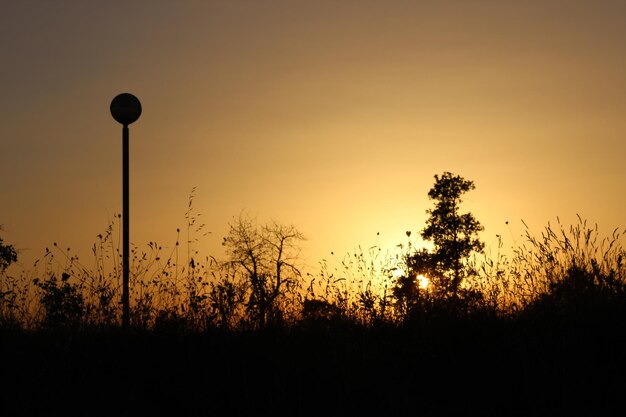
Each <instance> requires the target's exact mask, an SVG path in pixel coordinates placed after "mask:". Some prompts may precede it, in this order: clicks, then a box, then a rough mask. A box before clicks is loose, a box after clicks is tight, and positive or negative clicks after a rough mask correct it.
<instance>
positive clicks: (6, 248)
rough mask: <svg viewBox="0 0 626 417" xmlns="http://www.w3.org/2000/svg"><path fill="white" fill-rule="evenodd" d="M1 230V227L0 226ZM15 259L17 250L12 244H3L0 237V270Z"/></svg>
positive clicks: (4, 268)
mask: <svg viewBox="0 0 626 417" xmlns="http://www.w3.org/2000/svg"><path fill="white" fill-rule="evenodd" d="M0 230H2V228H0ZM16 261H17V252H16V251H15V248H14V247H13V245H5V244H4V243H3V240H2V238H0V272H2V271H4V270H6V269H7V268H8V267H9V265H11V264H12V263H13V262H16Z"/></svg>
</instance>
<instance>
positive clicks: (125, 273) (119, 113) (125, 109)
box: [111, 93, 141, 329]
mask: <svg viewBox="0 0 626 417" xmlns="http://www.w3.org/2000/svg"><path fill="white" fill-rule="evenodd" d="M111 115H112V116H113V118H114V119H115V120H116V121H117V122H119V123H121V124H122V241H123V243H122V327H123V328H125V329H127V328H128V327H129V325H130V290H129V275H130V264H129V257H130V243H129V241H130V239H129V238H130V226H129V203H128V197H129V185H128V183H129V181H128V177H129V169H128V166H129V162H128V160H129V145H128V143H129V136H130V135H129V129H128V125H129V124H131V123H133V122H135V121H137V119H139V116H141V103H140V102H139V99H138V98H137V97H135V96H134V95H132V94H130V93H122V94H119V95H117V96H115V98H114V99H113V101H111Z"/></svg>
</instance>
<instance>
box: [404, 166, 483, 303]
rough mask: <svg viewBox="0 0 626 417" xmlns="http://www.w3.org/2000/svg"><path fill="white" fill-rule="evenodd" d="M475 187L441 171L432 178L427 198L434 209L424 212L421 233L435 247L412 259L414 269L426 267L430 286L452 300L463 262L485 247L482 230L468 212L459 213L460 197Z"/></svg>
mask: <svg viewBox="0 0 626 417" xmlns="http://www.w3.org/2000/svg"><path fill="white" fill-rule="evenodd" d="M474 188H475V186H474V182H473V181H469V180H466V179H464V178H463V177H461V176H459V175H454V174H452V173H450V172H444V173H443V175H442V176H441V177H440V176H438V175H435V185H434V186H433V188H431V189H430V191H429V192H428V197H429V198H430V199H431V200H435V202H436V203H435V207H434V209H429V210H427V212H426V213H428V214H429V215H430V217H429V218H428V220H427V221H426V227H425V228H424V230H422V237H423V238H424V239H425V240H428V241H432V243H433V244H434V246H435V248H434V251H433V253H432V255H431V256H427V254H423V253H417V254H416V257H414V259H413V260H412V263H413V265H412V268H413V269H415V268H418V267H421V268H424V267H428V269H429V270H430V271H428V272H429V273H430V274H431V276H429V278H431V280H433V281H434V282H433V283H435V284H438V286H439V288H440V290H442V291H443V295H446V296H451V297H452V298H454V299H456V298H457V297H458V293H459V288H460V285H461V282H462V281H463V279H464V278H465V276H466V271H465V266H464V261H466V260H467V258H468V257H469V255H470V254H471V253H472V252H474V251H475V252H481V251H482V250H483V248H484V244H483V243H482V242H481V241H480V240H479V239H478V232H480V231H482V230H483V227H482V226H481V224H480V223H479V222H478V220H476V219H475V218H474V216H473V215H472V214H471V213H461V212H460V205H461V203H462V202H463V200H462V199H461V196H462V195H463V194H465V193H466V192H468V191H471V190H473V189H474ZM423 272H426V271H423ZM423 272H422V271H418V273H423ZM436 281H439V282H436Z"/></svg>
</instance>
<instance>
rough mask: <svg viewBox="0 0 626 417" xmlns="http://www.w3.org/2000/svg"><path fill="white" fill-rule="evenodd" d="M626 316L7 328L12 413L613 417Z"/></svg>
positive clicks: (2, 340)
mask: <svg viewBox="0 0 626 417" xmlns="http://www.w3.org/2000/svg"><path fill="white" fill-rule="evenodd" d="M625 349H626V328H625V327H624V321H623V320H622V319H621V318H616V317H612V318H608V319H607V318H604V319H602V318H597V319H596V318H593V319H592V318H588V319H585V320H577V321H566V320H554V319H550V320H545V319H542V320H539V319H532V318H526V319H518V320H515V321H512V320H509V321H507V320H496V319H488V320H487V319H480V320H478V319H466V320H438V321H430V322H428V323H421V324H413V325H411V326H406V327H403V328H397V327H390V326H378V327H375V328H362V327H358V326H355V325H350V324H345V323H343V324H342V323H331V324H329V323H315V324H312V325H307V326H302V327H299V328H296V329H289V330H266V331H263V332H258V331H257V332H237V333H229V332H220V331H212V332H205V333H201V334H188V333H187V334H182V333H176V332H171V331H170V332H145V331H130V332H128V333H122V332H121V331H120V330H106V331H102V330H101V331H97V330H92V331H85V330H82V331H80V332H69V331H66V332H54V333H53V332H44V331H39V332H26V331H23V330H10V329H4V330H2V331H1V332H0V355H1V358H2V371H1V372H0V375H1V378H2V388H1V390H0V415H2V416H7V417H8V416H53V415H84V416H112V415H114V416H153V415H176V416H209V415H216V416H238V415H249V416H258V415H285V416H287V415H288V416H308V415H310V416H318V415H337V416H358V415H381V416H394V415H411V416H446V415H460V416H465V415H497V416H557V415H568V416H570V415H586V416H614V415H624V413H626V374H625V373H624V371H626V350H625Z"/></svg>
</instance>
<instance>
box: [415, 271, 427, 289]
mask: <svg viewBox="0 0 626 417" xmlns="http://www.w3.org/2000/svg"><path fill="white" fill-rule="evenodd" d="M415 280H416V281H417V285H418V287H420V288H421V289H423V290H425V289H426V288H428V285H429V284H430V280H429V279H428V278H426V277H425V276H424V275H421V274H420V275H418V276H417V278H416V279H415Z"/></svg>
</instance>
